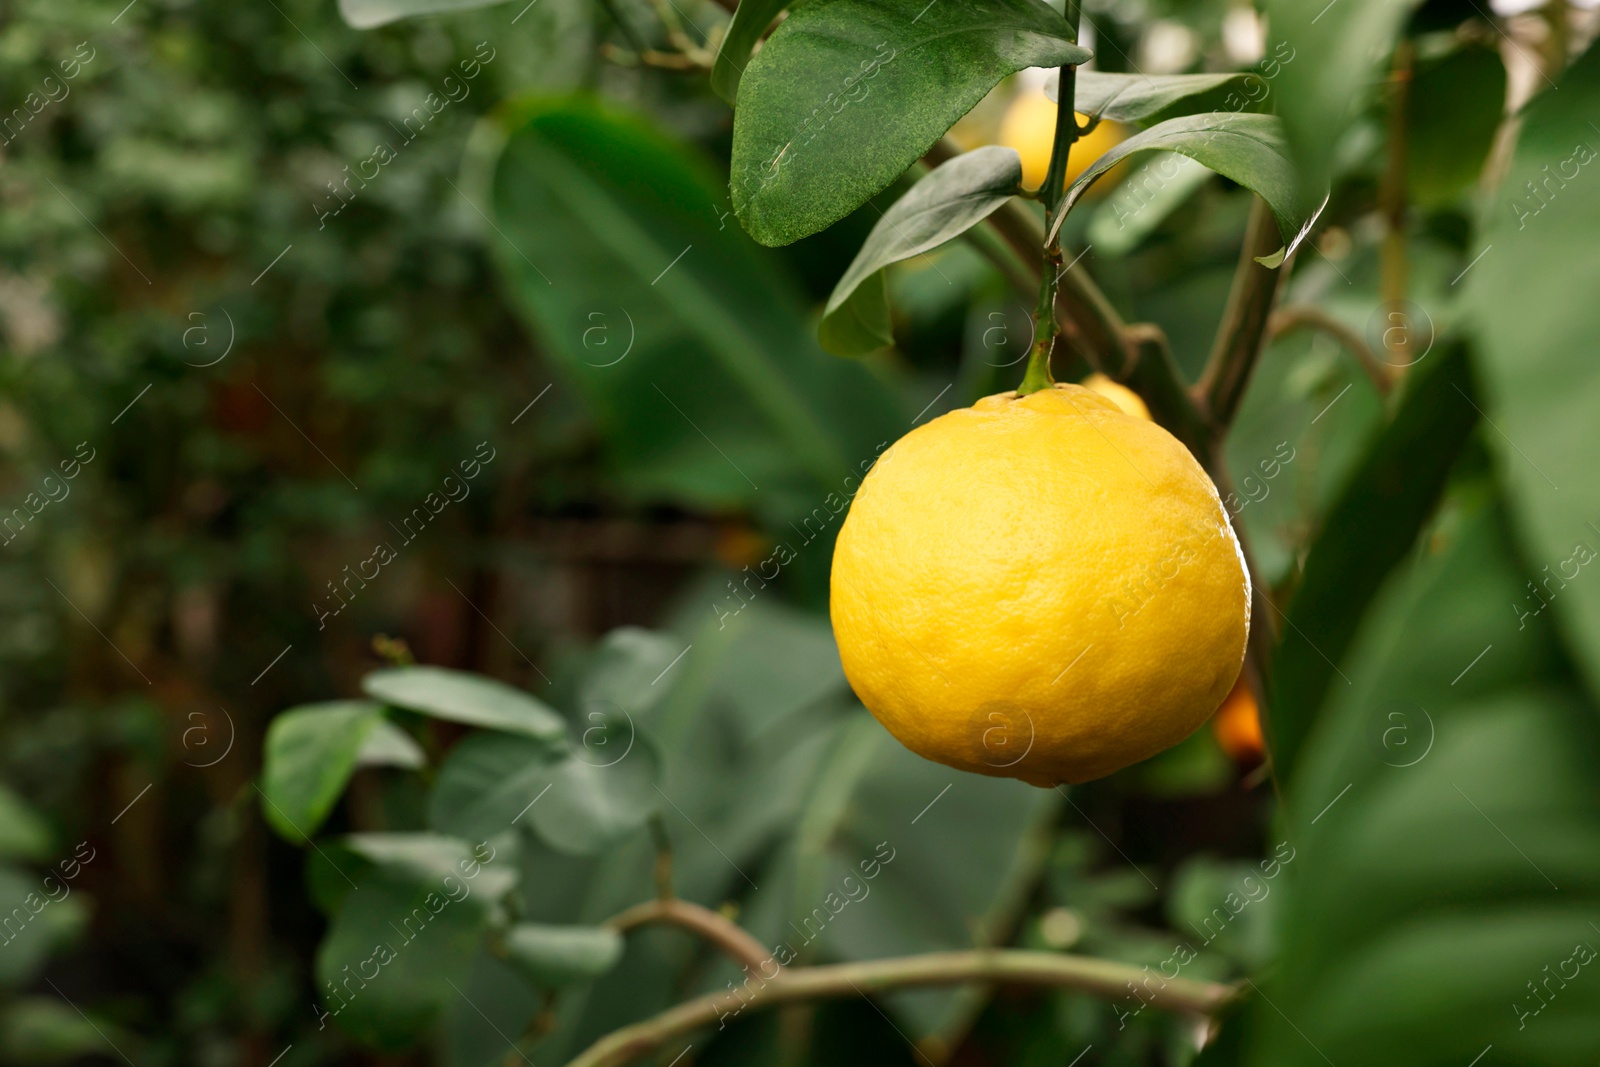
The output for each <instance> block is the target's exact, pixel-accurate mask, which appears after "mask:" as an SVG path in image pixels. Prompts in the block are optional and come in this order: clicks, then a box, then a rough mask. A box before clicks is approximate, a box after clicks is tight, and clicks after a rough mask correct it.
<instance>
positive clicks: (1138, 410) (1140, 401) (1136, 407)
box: [1083, 371, 1150, 422]
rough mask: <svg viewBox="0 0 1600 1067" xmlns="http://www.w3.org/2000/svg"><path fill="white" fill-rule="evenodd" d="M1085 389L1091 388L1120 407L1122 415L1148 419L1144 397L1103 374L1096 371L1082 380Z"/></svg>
mask: <svg viewBox="0 0 1600 1067" xmlns="http://www.w3.org/2000/svg"><path fill="white" fill-rule="evenodd" d="M1083 387H1084V388H1085V389H1093V390H1094V391H1095V392H1097V393H1099V394H1100V395H1101V396H1103V397H1105V398H1106V399H1107V400H1109V401H1111V402H1112V403H1113V404H1115V405H1117V407H1119V408H1121V409H1122V413H1123V414H1124V415H1132V416H1134V417H1135V418H1140V419H1144V420H1145V421H1146V422H1148V421H1150V409H1149V408H1148V407H1146V406H1145V402H1144V398H1143V397H1141V396H1140V395H1139V394H1138V393H1136V392H1134V391H1133V390H1132V389H1129V388H1128V387H1127V386H1126V385H1123V384H1122V383H1121V382H1114V381H1112V380H1111V379H1110V378H1107V377H1106V376H1105V375H1104V374H1101V373H1100V372H1098V371H1096V372H1095V373H1094V374H1091V375H1089V376H1088V377H1087V378H1085V379H1084V380H1083Z"/></svg>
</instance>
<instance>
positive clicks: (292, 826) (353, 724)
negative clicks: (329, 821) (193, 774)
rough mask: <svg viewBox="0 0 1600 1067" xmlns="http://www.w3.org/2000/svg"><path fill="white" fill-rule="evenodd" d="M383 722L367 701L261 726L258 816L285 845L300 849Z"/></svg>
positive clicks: (291, 713) (322, 707)
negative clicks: (263, 730) (264, 732)
mask: <svg viewBox="0 0 1600 1067" xmlns="http://www.w3.org/2000/svg"><path fill="white" fill-rule="evenodd" d="M382 719H383V707H382V705H380V704H374V703H373V702H372V701H370V700H336V701H332V702H330V703H326V704H308V705H305V706H304V707H298V708H291V709H290V710H288V711H286V712H284V713H283V714H281V715H279V716H278V717H277V718H275V719H273V720H272V725H271V726H269V727H267V738H266V743H265V745H264V749H265V751H264V753H263V766H262V770H261V794H262V797H261V813H262V814H263V815H264V816H265V817H266V820H267V825H269V826H271V827H272V828H273V829H274V830H276V831H277V832H278V835H279V836H280V837H282V838H283V839H284V840H286V841H291V842H293V843H294V844H297V845H303V844H306V843H307V842H308V841H310V840H311V835H312V834H315V833H316V832H317V828H318V827H319V826H321V825H322V821H323V820H324V819H326V818H327V817H328V813H329V812H331V811H332V810H333V805H334V804H335V803H336V802H337V801H338V799H339V794H340V793H342V792H344V787H345V784H346V783H347V782H349V781H350V775H351V774H352V773H353V772H354V771H355V769H356V761H357V759H358V758H359V756H360V754H361V746H362V745H364V744H365V743H366V740H367V738H368V736H370V735H371V733H372V731H373V730H374V729H375V728H376V727H377V725H378V723H379V722H381V721H382Z"/></svg>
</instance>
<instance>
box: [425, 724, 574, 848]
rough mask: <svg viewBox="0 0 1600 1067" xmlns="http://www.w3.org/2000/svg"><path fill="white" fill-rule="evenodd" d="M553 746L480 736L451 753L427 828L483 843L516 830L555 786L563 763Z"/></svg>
mask: <svg viewBox="0 0 1600 1067" xmlns="http://www.w3.org/2000/svg"><path fill="white" fill-rule="evenodd" d="M559 758H560V756H559V754H558V753H557V752H556V751H555V750H554V749H553V748H552V747H551V746H550V745H548V744H545V743H543V742H539V741H533V740H530V739H528V738H523V737H506V736H504V735H501V734H479V735H477V736H475V737H469V738H467V739H466V740H464V741H462V742H460V743H459V744H457V745H456V746H455V747H454V748H452V749H451V750H450V755H448V756H446V757H445V760H444V764H443V765H442V766H441V767H440V768H439V779H438V781H437V782H435V783H434V787H433V793H432V794H431V796H430V797H429V798H428V823H429V825H431V826H432V827H433V828H434V829H435V830H439V831H441V832H442V833H447V834H455V835H457V836H460V837H467V838H473V839H475V840H481V839H483V838H486V837H492V836H494V835H496V834H500V833H504V832H505V831H506V830H509V829H511V828H512V827H513V826H514V825H516V823H517V822H519V821H520V817H521V816H522V815H523V813H524V812H526V811H528V810H530V809H529V806H530V805H532V804H533V803H534V802H536V801H537V800H539V798H540V796H541V795H542V794H543V793H544V791H545V789H546V788H548V787H549V785H550V778H549V774H548V773H547V772H548V768H549V766H550V764H551V763H553V762H555V761H556V760H557V759H559Z"/></svg>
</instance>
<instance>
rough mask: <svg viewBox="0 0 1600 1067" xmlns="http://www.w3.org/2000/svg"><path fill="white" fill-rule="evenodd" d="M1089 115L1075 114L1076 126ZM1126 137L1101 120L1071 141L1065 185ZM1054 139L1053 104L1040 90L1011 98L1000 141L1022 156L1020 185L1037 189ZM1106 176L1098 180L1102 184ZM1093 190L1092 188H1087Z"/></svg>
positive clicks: (1086, 119) (1117, 125) (1113, 123)
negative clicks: (1076, 118) (1076, 116)
mask: <svg viewBox="0 0 1600 1067" xmlns="http://www.w3.org/2000/svg"><path fill="white" fill-rule="evenodd" d="M1088 120H1089V116H1087V115H1084V114H1081V113H1080V114H1078V125H1080V126H1081V125H1083V124H1084V123H1085V122H1087V121H1088ZM1126 137H1127V133H1126V132H1125V131H1124V130H1123V128H1122V126H1121V125H1119V124H1118V123H1115V122H1106V121H1103V120H1102V121H1101V122H1100V123H1098V124H1097V125H1096V126H1095V128H1094V129H1092V130H1090V131H1089V132H1088V133H1086V134H1084V135H1083V136H1082V137H1080V138H1078V140H1076V141H1074V142H1073V145H1072V151H1071V152H1070V153H1069V154H1068V156H1067V179H1066V184H1068V185H1071V184H1072V182H1073V180H1074V179H1076V178H1077V177H1078V175H1080V174H1082V173H1083V171H1084V168H1085V167H1087V166H1088V165H1089V164H1090V163H1093V162H1094V161H1095V160H1097V159H1099V158H1100V157H1101V156H1103V155H1105V153H1106V151H1107V150H1108V149H1110V148H1111V147H1112V146H1113V145H1116V144H1118V143H1119V142H1121V141H1122V140H1123V139H1125V138H1126ZM1055 140H1056V104H1055V102H1054V101H1052V100H1051V99H1050V98H1049V97H1048V96H1045V95H1044V92H1043V91H1042V90H1036V91H1033V92H1026V93H1023V94H1022V95H1020V96H1018V97H1017V98H1016V99H1015V100H1014V101H1012V103H1011V106H1010V108H1008V109H1007V110H1006V117H1005V118H1004V119H1003V120H1002V121H1001V123H1000V143H1001V144H1003V145H1005V146H1006V147H1008V148H1015V149H1016V150H1017V154H1018V155H1020V156H1021V157H1022V184H1023V185H1024V186H1026V187H1027V188H1029V189H1037V188H1038V187H1039V186H1041V185H1043V184H1044V176H1045V173H1046V172H1047V171H1048V170H1049V169H1050V151H1051V149H1052V148H1054V147H1055ZM1106 180H1108V179H1101V183H1102V184H1103V183H1104V182H1105V181H1106ZM1090 191H1091V192H1093V187H1091V190H1090Z"/></svg>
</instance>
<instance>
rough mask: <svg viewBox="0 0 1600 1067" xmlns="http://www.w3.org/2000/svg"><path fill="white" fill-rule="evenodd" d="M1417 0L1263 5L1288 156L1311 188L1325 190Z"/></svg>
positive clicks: (1290, 0) (1277, 0)
mask: <svg viewBox="0 0 1600 1067" xmlns="http://www.w3.org/2000/svg"><path fill="white" fill-rule="evenodd" d="M1417 2H1418V0H1337V2H1335V3H1329V4H1320V3H1306V2H1304V0H1266V2H1265V4H1264V7H1265V12H1266V16H1267V24H1268V25H1270V26H1271V27H1272V31H1271V32H1272V37H1273V40H1274V41H1275V42H1277V43H1276V44H1275V45H1274V47H1273V52H1274V55H1276V54H1277V53H1278V52H1279V51H1281V50H1282V49H1283V48H1284V47H1287V48H1288V58H1286V59H1283V60H1282V66H1281V70H1280V75H1279V77H1278V78H1277V79H1276V80H1275V81H1274V82H1273V89H1274V97H1275V100H1276V103H1277V108H1276V110H1277V114H1278V115H1279V116H1281V117H1282V119H1283V123H1284V127H1285V140H1286V142H1287V144H1288V146H1289V153H1290V155H1291V156H1292V157H1293V159H1294V161H1295V165H1296V168H1297V170H1298V171H1299V173H1300V174H1301V176H1302V178H1303V179H1304V181H1305V182H1306V185H1307V187H1308V188H1321V187H1323V186H1324V185H1326V184H1328V181H1329V179H1330V177H1331V175H1330V173H1329V171H1330V169H1331V167H1332V165H1333V155H1334V149H1335V147H1336V146H1337V145H1338V143H1339V140H1340V137H1341V136H1342V135H1343V134H1344V132H1345V130H1346V129H1347V128H1348V127H1349V125H1350V123H1351V122H1352V121H1353V120H1354V119H1355V117H1356V116H1357V115H1359V114H1360V113H1361V109H1362V108H1363V107H1364V106H1365V105H1366V104H1367V102H1368V101H1369V100H1370V99H1371V96H1372V93H1373V92H1374V91H1375V88H1376V87H1377V86H1380V85H1381V84H1382V83H1383V78H1382V74H1381V70H1382V68H1383V66H1384V65H1385V64H1387V63H1388V62H1389V56H1390V53H1391V52H1392V51H1393V50H1394V42H1395V38H1396V36H1397V35H1398V34H1399V32H1400V27H1401V24H1402V22H1403V21H1404V19H1405V17H1406V15H1407V13H1408V12H1410V11H1411V9H1413V8H1415V7H1416V6H1417Z"/></svg>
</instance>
